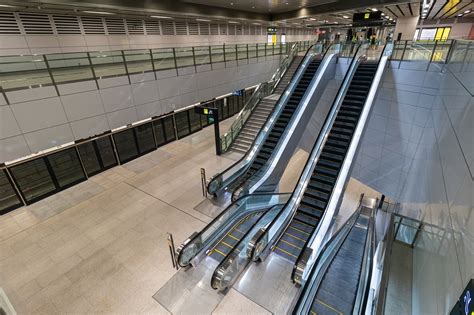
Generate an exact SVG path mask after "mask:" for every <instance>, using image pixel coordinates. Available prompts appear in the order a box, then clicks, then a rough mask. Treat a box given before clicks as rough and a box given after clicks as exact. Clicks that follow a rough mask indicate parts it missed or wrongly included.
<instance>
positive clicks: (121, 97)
mask: <svg viewBox="0 0 474 315" xmlns="http://www.w3.org/2000/svg"><path fill="white" fill-rule="evenodd" d="M100 95H101V96H102V102H103V104H104V108H105V111H106V112H113V111H116V110H119V109H124V108H127V107H130V106H133V105H134V103H133V99H132V90H131V88H130V86H129V85H124V86H117V87H113V88H108V89H103V90H100Z"/></svg>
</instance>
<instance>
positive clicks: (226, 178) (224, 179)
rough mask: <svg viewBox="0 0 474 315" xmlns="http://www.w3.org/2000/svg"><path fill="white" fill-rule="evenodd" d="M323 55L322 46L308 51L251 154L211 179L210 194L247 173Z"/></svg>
mask: <svg viewBox="0 0 474 315" xmlns="http://www.w3.org/2000/svg"><path fill="white" fill-rule="evenodd" d="M321 53H322V45H313V46H312V47H311V48H310V49H308V51H307V53H306V55H305V57H304V59H303V61H302V62H301V65H300V66H299V68H298V70H297V71H296V73H295V74H294V75H293V78H292V80H291V82H290V84H289V85H288V86H287V88H286V90H285V92H284V93H283V94H282V96H281V97H280V99H279V100H278V102H277V103H276V105H275V108H274V109H273V111H272V113H271V114H270V116H269V117H268V118H267V121H266V122H265V124H264V126H263V127H262V128H261V131H260V132H259V133H258V135H257V138H256V139H255V140H254V142H253V144H252V146H251V148H250V150H249V152H248V153H247V154H246V155H244V156H243V157H242V158H241V159H240V160H239V161H237V162H236V163H234V164H233V165H231V166H230V167H229V168H227V169H226V170H224V171H223V172H221V173H218V174H216V175H214V176H213V177H211V179H210V180H209V183H208V186H207V190H208V192H209V194H215V193H217V192H218V191H219V190H220V189H222V188H223V187H225V186H226V185H227V184H229V183H231V182H232V181H234V180H235V179H236V178H238V177H239V176H240V175H241V174H242V173H243V172H245V171H246V169H247V167H248V166H250V163H251V162H252V161H253V159H254V158H255V156H256V155H257V152H258V150H259V148H260V147H261V146H262V145H263V142H264V141H265V139H266V136H267V134H268V133H269V132H270V130H271V128H272V126H273V124H274V123H275V122H276V120H277V118H278V115H279V114H280V112H281V111H282V110H283V108H284V105H285V104H286V102H287V101H288V100H289V98H290V96H291V93H292V91H293V89H295V88H296V84H297V83H298V81H299V78H300V77H301V76H302V75H303V71H304V69H305V68H306V67H307V66H308V65H309V63H310V61H311V60H312V58H314V56H316V55H318V54H321Z"/></svg>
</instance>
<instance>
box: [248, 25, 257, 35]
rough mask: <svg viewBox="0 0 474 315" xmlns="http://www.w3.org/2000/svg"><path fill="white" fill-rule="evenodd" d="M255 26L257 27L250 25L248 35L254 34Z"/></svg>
mask: <svg viewBox="0 0 474 315" xmlns="http://www.w3.org/2000/svg"><path fill="white" fill-rule="evenodd" d="M256 28H257V27H256V26H255V25H250V35H255V34H256V32H255V30H256Z"/></svg>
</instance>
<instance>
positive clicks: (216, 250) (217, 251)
mask: <svg viewBox="0 0 474 315" xmlns="http://www.w3.org/2000/svg"><path fill="white" fill-rule="evenodd" d="M213 251H214V252H216V253H219V254H221V255H222V256H224V257H225V254H224V253H223V252H221V251H220V250H218V249H217V248H214V250H213Z"/></svg>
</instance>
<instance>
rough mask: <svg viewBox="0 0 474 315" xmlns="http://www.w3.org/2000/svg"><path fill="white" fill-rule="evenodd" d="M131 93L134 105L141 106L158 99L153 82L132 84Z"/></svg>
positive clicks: (156, 87)
mask: <svg viewBox="0 0 474 315" xmlns="http://www.w3.org/2000/svg"><path fill="white" fill-rule="evenodd" d="M132 92H133V99H134V101H135V105H143V104H146V103H150V102H153V101H158V100H159V99H160V96H159V94H158V86H157V85H156V82H155V81H148V82H142V83H135V84H132Z"/></svg>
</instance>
